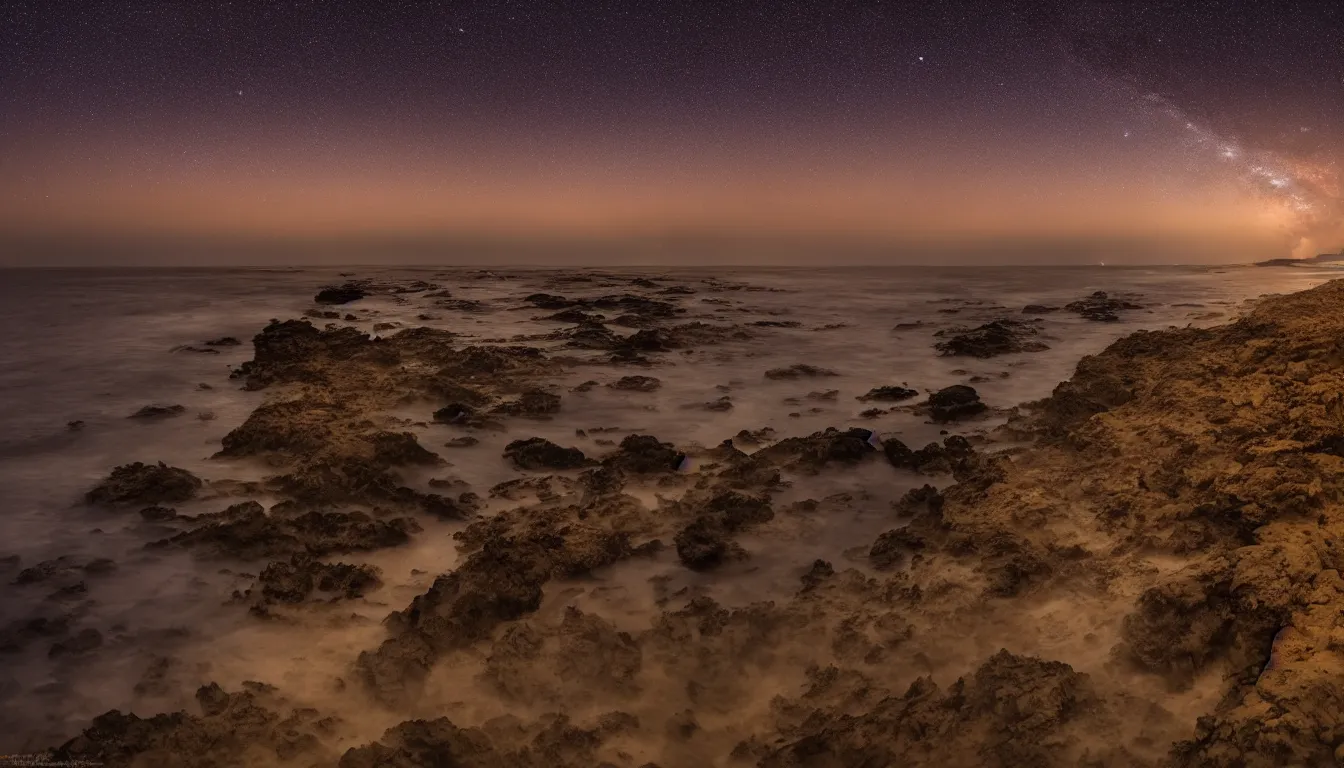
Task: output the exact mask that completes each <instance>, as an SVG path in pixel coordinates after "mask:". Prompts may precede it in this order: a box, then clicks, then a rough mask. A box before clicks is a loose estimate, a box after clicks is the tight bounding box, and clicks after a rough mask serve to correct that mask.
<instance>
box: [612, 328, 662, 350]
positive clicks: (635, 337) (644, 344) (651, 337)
mask: <svg viewBox="0 0 1344 768" xmlns="http://www.w3.org/2000/svg"><path fill="white" fill-rule="evenodd" d="M621 346H622V347H623V348H624V349H627V350H634V351H638V352H665V351H667V350H669V349H671V348H672V342H671V340H670V339H668V336H667V334H666V333H665V332H664V331H661V330H658V329H646V330H643V331H638V332H636V333H634V334H632V335H630V336H627V337H626V338H625V340H624V341H622V342H621Z"/></svg>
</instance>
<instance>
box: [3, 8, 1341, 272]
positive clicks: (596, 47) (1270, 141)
mask: <svg viewBox="0 0 1344 768" xmlns="http://www.w3.org/2000/svg"><path fill="white" fill-rule="evenodd" d="M0 14H3V16H0V23H2V24H3V28H2V29H0V243H9V246H8V248H7V251H8V253H7V254H6V253H0V260H3V261H7V262H13V261H22V260H24V257H23V256H22V254H18V255H16V254H17V252H18V251H20V250H22V248H23V247H25V246H24V245H22V244H24V243H30V242H33V241H41V240H44V239H46V240H60V239H62V238H69V239H80V240H81V242H86V243H88V242H93V243H97V242H108V241H112V240H115V239H118V238H120V239H127V238H131V239H133V238H155V237H157V238H165V237H173V238H196V239H221V238H225V239H227V238H250V239H251V240H253V241H272V242H291V241H294V242H297V241H302V240H313V239H317V240H331V239H341V238H345V239H360V238H363V239H364V240H367V241H369V242H376V241H377V240H378V239H379V238H403V239H404V238H421V239H428V240H433V239H435V238H444V239H454V238H457V239H461V238H476V239H478V240H480V239H491V238H496V239H505V240H507V239H509V238H520V237H526V238H529V239H531V240H535V241H542V242H545V241H555V242H560V241H569V240H584V241H594V240H609V241H625V240H639V239H641V238H668V237H688V238H690V237H727V238H738V239H750V240H759V241H762V242H795V243H796V242H813V243H817V244H819V245H818V247H825V244H827V243H831V244H835V243H841V242H845V243H850V242H858V241H862V242H864V243H867V244H881V246H882V248H887V249H888V250H887V251H882V252H888V253H890V254H891V256H890V258H891V259H892V260H896V261H899V260H902V259H904V260H911V259H913V260H916V261H918V260H920V258H919V255H920V254H924V255H925V256H927V254H929V253H933V252H935V251H936V250H937V249H939V248H956V247H962V246H967V247H969V246H970V245H972V244H974V245H975V247H976V248H979V249H980V251H979V252H980V253H982V256H981V258H990V257H984V256H983V253H987V252H994V251H995V250H996V249H997V250H1001V251H1002V252H1003V253H1021V252H1024V250H1025V251H1035V252H1038V253H1046V252H1048V253H1051V254H1054V255H1055V256H1056V257H1057V258H1056V259H1055V260H1065V261H1067V260H1071V259H1073V260H1080V261H1090V260H1095V258H1098V257H1102V256H1109V257H1110V258H1111V259H1112V260H1114V261H1123V260H1126V259H1130V260H1134V261H1153V260H1158V261H1210V260H1214V261H1216V260H1243V259H1246V258H1262V257H1272V256H1283V255H1288V254H1289V253H1296V254H1298V255H1311V254H1314V253H1315V252H1317V251H1318V250H1337V249H1339V248H1340V247H1344V204H1342V203H1341V190H1340V186H1339V184H1340V180H1339V173H1340V169H1339V158H1340V157H1341V153H1344V3H1338V2H1325V1H1323V2H1319V3H1299V4H1283V3H1268V2H1266V3H1258V2H1257V3H1248V2H1243V3H1229V2H1218V3H1214V2H1192V1H1189V0H1186V1H1184V2H1170V3H1167V2H1153V3H1139V2H1133V3H1084V2H1079V3H1061V4H1057V5H1055V4H1050V3H1045V2H1033V3H966V2H922V3H913V2H911V3H883V2H878V1H877V0H866V1H864V0H853V1H848V2H847V1H845V0H834V1H832V2H784V1H783V0H770V1H768V2H767V1H765V0H760V1H750V2H747V1H738V0H713V1H710V0H679V1H678V2H670V1H663V0H638V1H636V0H624V2H617V1H616V0H612V1H611V2H594V1H592V0H568V1H567V2H553V3H552V2H523V1H522V0H515V1H513V2H510V1H508V0H495V1H494V2H483V1H479V0H462V1H461V2H432V3H431V2H405V1H398V0H379V1H377V2H375V1H373V0H363V1H362V2H345V1H344V0H290V1H289V2H261V1H260V0H257V1H255V2H243V1H241V0H234V1H233V2H215V1H211V0H187V1H185V2H167V1H160V2H151V1H149V0H123V1H121V2H103V1H100V0H80V2H74V0H35V1H31V2H30V1H28V0H17V2H16V1H15V0H10V2H9V3H6V4H4V6H3V10H0ZM879 250H880V249H879ZM1003 258H1008V257H1007V256H1004V257H1003Z"/></svg>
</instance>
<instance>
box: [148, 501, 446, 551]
mask: <svg viewBox="0 0 1344 768" xmlns="http://www.w3.org/2000/svg"><path fill="white" fill-rule="evenodd" d="M419 530H420V526H419V525H417V524H416V522H415V521H414V520H412V519H410V518H405V517H400V518H394V519H392V520H374V519H372V518H370V517H369V516H368V515H366V514H364V513H363V512H316V511H314V512H307V513H305V514H302V515H300V516H298V517H294V518H281V517H276V516H272V515H267V514H265V513H264V512H261V511H260V510H258V509H255V508H253V509H251V511H250V512H249V514H247V515H246V516H245V517H243V518H241V519H237V520H231V521H227V522H211V523H209V524H207V525H204V526H201V527H199V528H195V529H192V530H190V531H184V532H182V533H179V534H177V535H175V536H172V537H170V538H168V539H163V540H161V541H156V542H153V543H151V544H150V545H149V546H150V547H152V548H159V549H162V548H190V549H196V550H199V551H200V552H201V553H202V554H205V555H211V556H220V557H232V558H238V559H243V560H251V559H260V558H278V557H288V556H290V555H293V554H300V553H308V554H311V555H314V556H316V557H324V556H326V555H331V554H336V553H344V552H356V551H366V550H371V549H382V548H386V547H395V546H400V545H402V544H405V543H407V542H409V541H410V534H411V533H413V532H417V531H419Z"/></svg>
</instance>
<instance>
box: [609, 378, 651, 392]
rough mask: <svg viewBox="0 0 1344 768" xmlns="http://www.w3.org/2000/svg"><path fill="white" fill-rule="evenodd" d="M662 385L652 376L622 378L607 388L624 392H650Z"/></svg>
mask: <svg viewBox="0 0 1344 768" xmlns="http://www.w3.org/2000/svg"><path fill="white" fill-rule="evenodd" d="M662 385H663V383H662V382H661V381H659V380H658V379H655V378H654V377H652V376H622V377H621V378H619V379H617V380H616V381H613V382H612V383H610V384H608V385H607V386H609V387H611V388H612V389H619V390H622V391H625V392H652V391H654V390H655V389H658V388H659V387H661V386H662Z"/></svg>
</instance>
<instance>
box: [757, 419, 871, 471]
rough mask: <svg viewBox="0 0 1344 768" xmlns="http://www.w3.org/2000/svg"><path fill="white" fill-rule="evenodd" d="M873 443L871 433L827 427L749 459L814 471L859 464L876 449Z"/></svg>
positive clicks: (793, 438) (767, 449)
mask: <svg viewBox="0 0 1344 768" xmlns="http://www.w3.org/2000/svg"><path fill="white" fill-rule="evenodd" d="M872 440H873V432H872V430H868V429H862V428H854V429H847V430H844V431H841V430H838V429H836V428H834V427H830V428H828V429H826V430H824V431H821V432H814V433H812V434H811V435H808V436H807V437H790V438H786V439H784V440H781V441H779V442H778V443H775V444H774V445H772V446H769V447H768V448H762V449H761V450H760V451H757V452H756V453H755V454H753V455H752V457H753V459H755V460H757V461H763V462H770V463H773V464H783V465H788V466H793V467H799V468H806V469H810V470H816V469H820V468H821V467H823V466H825V465H827V464H829V463H831V462H838V463H841V464H855V463H857V462H859V461H862V460H863V459H865V458H867V457H868V456H869V455H871V454H873V453H874V452H875V451H876V450H877V449H876V447H875V446H874V445H873V442H872Z"/></svg>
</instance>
